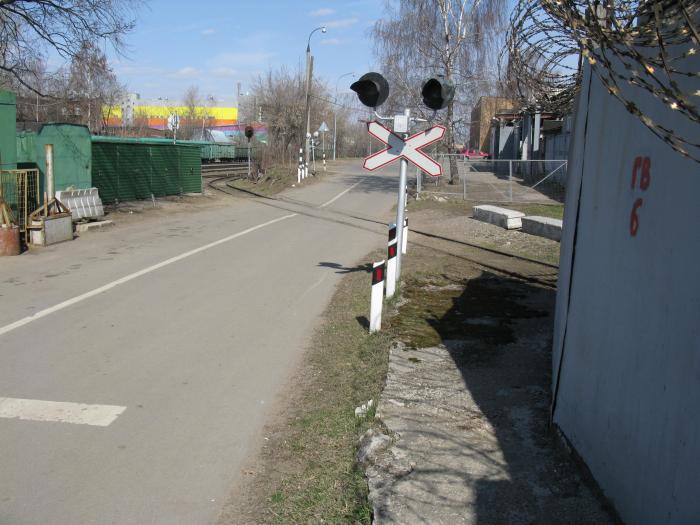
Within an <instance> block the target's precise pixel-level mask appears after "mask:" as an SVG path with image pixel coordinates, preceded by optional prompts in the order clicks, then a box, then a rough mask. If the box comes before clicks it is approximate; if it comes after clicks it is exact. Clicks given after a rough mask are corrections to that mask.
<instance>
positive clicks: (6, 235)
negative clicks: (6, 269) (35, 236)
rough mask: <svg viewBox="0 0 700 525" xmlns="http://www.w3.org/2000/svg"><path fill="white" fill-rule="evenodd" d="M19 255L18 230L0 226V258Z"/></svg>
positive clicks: (14, 227)
mask: <svg viewBox="0 0 700 525" xmlns="http://www.w3.org/2000/svg"><path fill="white" fill-rule="evenodd" d="M3 255H19V228H18V227H17V226H12V227H9V228H8V227H6V226H0V257H2V256H3Z"/></svg>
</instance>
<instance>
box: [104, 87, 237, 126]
mask: <svg viewBox="0 0 700 525" xmlns="http://www.w3.org/2000/svg"><path fill="white" fill-rule="evenodd" d="M139 98H140V97H139V95H137V94H130V95H128V97H127V99H126V100H125V101H124V103H123V104H121V105H119V106H105V107H104V108H102V111H103V114H104V116H105V121H106V123H107V126H108V127H144V128H150V129H156V130H164V129H167V127H168V117H169V116H170V115H171V114H173V113H176V114H177V115H179V116H180V117H183V118H184V117H190V118H191V119H193V120H196V121H198V122H201V123H202V125H203V126H204V127H206V128H208V129H216V130H219V131H222V132H224V133H227V134H229V133H238V129H237V124H238V108H226V107H208V106H198V107H195V108H189V107H185V106H161V105H138V100H139ZM193 109H194V111H193Z"/></svg>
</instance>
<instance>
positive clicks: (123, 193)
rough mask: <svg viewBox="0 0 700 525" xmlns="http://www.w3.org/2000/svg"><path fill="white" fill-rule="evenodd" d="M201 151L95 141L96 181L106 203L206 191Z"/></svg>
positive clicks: (131, 141)
mask: <svg viewBox="0 0 700 525" xmlns="http://www.w3.org/2000/svg"><path fill="white" fill-rule="evenodd" d="M201 162H202V160H201V147H200V145H199V144H181V143H178V144H173V143H171V142H169V141H163V140H157V139H156V140H150V139H123V140H118V139H117V138H115V137H109V138H106V140H105V138H103V137H93V181H94V184H95V186H96V187H97V188H99V190H100V196H101V197H102V200H103V202H105V203H107V204H109V203H113V202H115V201H126V200H136V199H148V198H150V197H151V195H153V196H155V197H162V196H165V195H178V194H180V193H185V192H201V191H202V169H201Z"/></svg>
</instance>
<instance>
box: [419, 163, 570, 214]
mask: <svg viewBox="0 0 700 525" xmlns="http://www.w3.org/2000/svg"><path fill="white" fill-rule="evenodd" d="M436 160H437V161H438V162H440V163H441V164H442V169H443V175H442V176H441V177H430V176H428V175H426V174H425V173H423V172H421V171H420V170H416V179H415V190H416V195H417V196H418V197H419V198H420V197H424V196H431V195H432V196H443V197H446V198H461V199H463V200H469V201H472V202H475V203H480V202H481V203H487V202H488V203H518V204H561V203H563V202H564V193H565V188H566V170H567V161H566V160H476V159H468V158H466V157H464V156H463V155H447V154H440V155H436ZM453 162H454V163H455V164H456V166H457V175H456V176H455V177H451V169H450V165H451V163H453Z"/></svg>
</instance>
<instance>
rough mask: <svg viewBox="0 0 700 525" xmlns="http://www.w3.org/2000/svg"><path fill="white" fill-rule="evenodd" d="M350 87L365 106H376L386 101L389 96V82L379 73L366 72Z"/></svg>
mask: <svg viewBox="0 0 700 525" xmlns="http://www.w3.org/2000/svg"><path fill="white" fill-rule="evenodd" d="M350 89H352V90H353V91H354V92H355V93H357V97H358V98H359V99H360V102H362V103H363V104H364V105H365V106H368V107H370V108H376V107H379V106H381V105H382V104H384V102H386V99H387V97H388V96H389V82H387V80H386V78H384V77H383V76H382V75H380V74H379V73H374V72H372V73H365V74H364V75H362V76H361V77H360V78H359V80H357V81H356V82H354V83H353V84H352V85H351V86H350Z"/></svg>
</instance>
